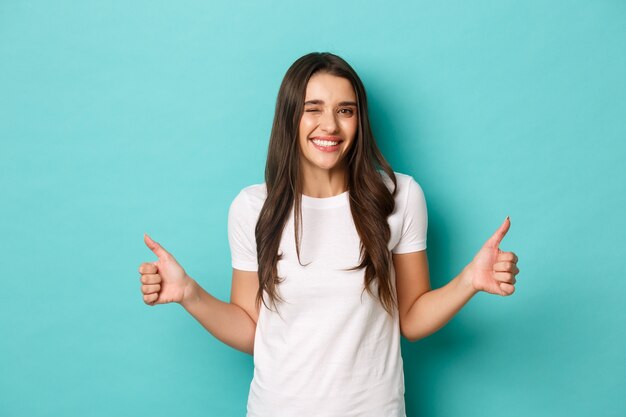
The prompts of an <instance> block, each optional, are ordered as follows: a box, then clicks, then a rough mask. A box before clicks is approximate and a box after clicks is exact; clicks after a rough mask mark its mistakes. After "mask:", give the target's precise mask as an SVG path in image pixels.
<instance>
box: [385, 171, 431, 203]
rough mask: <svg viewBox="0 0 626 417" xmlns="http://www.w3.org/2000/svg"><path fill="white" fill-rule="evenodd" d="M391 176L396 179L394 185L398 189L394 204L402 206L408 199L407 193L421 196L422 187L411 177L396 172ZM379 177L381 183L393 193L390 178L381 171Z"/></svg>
mask: <svg viewBox="0 0 626 417" xmlns="http://www.w3.org/2000/svg"><path fill="white" fill-rule="evenodd" d="M393 174H394V176H395V177H396V184H397V188H398V190H397V192H396V196H395V199H396V203H399V204H404V203H405V202H406V201H407V199H408V197H409V193H418V194H422V195H423V191H422V187H421V186H420V185H419V183H418V182H417V181H416V180H415V178H413V177H412V176H411V175H408V174H403V173H401V172H396V171H394V172H393ZM381 176H382V177H383V181H384V183H385V184H386V185H387V188H388V189H389V191H390V192H393V181H392V180H391V178H389V176H388V175H387V173H386V172H384V171H381Z"/></svg>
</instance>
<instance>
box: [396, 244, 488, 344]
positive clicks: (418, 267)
mask: <svg viewBox="0 0 626 417" xmlns="http://www.w3.org/2000/svg"><path fill="white" fill-rule="evenodd" d="M393 263H394V268H395V270H396V280H397V290H398V304H399V307H400V329H401V331H402V335H403V336H404V337H406V338H407V339H408V340H410V341H415V340H418V339H421V338H424V337H426V336H429V335H431V334H432V333H434V332H436V331H437V330H439V329H440V328H442V327H443V326H444V325H445V324H446V323H448V322H449V321H450V320H451V319H452V317H454V315H455V314H456V313H458V312H459V310H461V308H462V307H463V306H464V305H465V304H466V303H467V302H468V301H469V300H470V299H471V298H472V296H473V295H474V294H476V293H477V291H476V290H474V289H473V288H472V286H471V284H469V285H468V284H467V281H465V280H464V278H463V276H462V275H463V272H462V273H461V274H459V275H458V276H457V277H455V278H454V279H453V280H452V281H450V282H449V283H448V284H446V285H445V286H443V287H441V288H438V289H436V290H431V289H430V279H429V273H428V258H427V256H426V251H420V252H413V253H407V254H402V255H393Z"/></svg>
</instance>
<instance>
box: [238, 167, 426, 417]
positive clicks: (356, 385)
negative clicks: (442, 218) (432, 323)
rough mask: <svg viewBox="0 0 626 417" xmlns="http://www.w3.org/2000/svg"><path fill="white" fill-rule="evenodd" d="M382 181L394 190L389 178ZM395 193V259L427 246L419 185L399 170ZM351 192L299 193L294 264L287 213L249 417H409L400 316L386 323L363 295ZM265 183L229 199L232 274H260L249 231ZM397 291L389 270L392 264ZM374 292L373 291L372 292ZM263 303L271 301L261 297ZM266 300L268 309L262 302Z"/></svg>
mask: <svg viewBox="0 0 626 417" xmlns="http://www.w3.org/2000/svg"><path fill="white" fill-rule="evenodd" d="M383 178H384V179H385V181H386V183H387V184H388V187H389V189H390V190H391V189H392V187H393V186H392V183H391V181H390V180H389V178H388V177H387V176H386V175H384V174H383ZM396 179H397V182H398V193H397V195H396V198H395V210H394V212H393V213H392V214H391V216H389V218H388V222H389V225H390V228H391V238H390V241H389V244H388V247H389V250H390V251H392V253H396V254H399V253H408V252H414V251H420V250H424V249H425V248H426V230H427V224H428V218H427V211H426V202H425V199H424V194H423V192H422V189H421V187H420V186H419V184H418V183H417V182H415V180H414V179H413V178H412V177H411V176H408V175H404V174H399V173H396ZM348 193H349V191H346V192H344V193H342V194H339V195H336V196H333V197H328V198H314V197H309V196H306V195H303V196H302V222H303V227H302V235H301V246H300V256H301V261H302V264H303V265H306V264H308V265H307V266H301V265H300V264H299V263H298V258H297V255H296V247H295V241H294V217H293V209H292V212H291V216H290V217H289V219H288V221H287V224H286V227H285V230H284V232H283V235H282V240H281V243H280V248H279V253H280V252H282V253H283V259H282V260H280V261H279V262H278V275H279V276H280V277H283V278H284V282H282V283H280V284H279V285H278V291H279V293H280V294H281V296H282V297H283V298H284V299H285V300H286V303H281V302H280V301H278V302H277V305H278V313H277V312H276V311H274V309H272V310H270V309H268V308H266V307H265V306H264V305H263V304H261V310H260V313H259V319H258V322H257V327H256V335H255V342H254V377H253V379H252V383H251V384H250V393H249V396H248V414H247V416H248V417H295V416H297V417H308V416H311V417H312V416H315V417H350V416H354V417H357V416H358V417H405V415H406V414H405V407H404V373H403V368H402V356H401V353H400V326H399V321H398V314H397V311H395V312H394V315H393V316H390V315H389V314H388V313H387V312H386V311H385V310H384V309H383V307H382V305H381V304H380V301H379V300H378V299H377V298H373V297H372V296H370V295H369V293H368V292H367V291H363V290H364V270H356V271H345V270H343V269H348V268H351V267H354V266H356V265H358V263H359V245H360V238H359V235H358V233H357V231H356V228H355V226H354V222H353V219H352V215H351V212H350V203H349V195H348ZM266 195H267V193H266V188H265V184H256V185H251V186H249V187H246V188H244V189H243V190H242V191H241V192H240V193H239V194H238V195H237V197H235V199H234V201H233V202H232V204H231V206H230V210H229V215H228V237H229V242H230V248H231V255H232V266H233V268H236V269H240V270H245V271H257V270H258V263H257V256H256V240H255V235H254V229H255V226H256V222H257V219H258V217H259V213H260V211H261V207H262V206H263V203H264V201H265V198H266ZM391 278H392V283H393V288H394V291H395V272H394V271H393V265H392V276H391ZM372 290H373V291H372V292H373V293H374V294H377V286H376V285H373V286H372ZM265 295H266V296H267V294H265ZM265 299H266V303H267V305H268V306H270V307H271V304H270V303H269V300H268V298H267V297H266V298H265Z"/></svg>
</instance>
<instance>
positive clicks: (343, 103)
mask: <svg viewBox="0 0 626 417" xmlns="http://www.w3.org/2000/svg"><path fill="white" fill-rule="evenodd" d="M307 104H324V100H308V101H305V102H304V105H305V106H306V105H307ZM339 105H340V106H354V107H356V102H354V101H342V102H340V103H339Z"/></svg>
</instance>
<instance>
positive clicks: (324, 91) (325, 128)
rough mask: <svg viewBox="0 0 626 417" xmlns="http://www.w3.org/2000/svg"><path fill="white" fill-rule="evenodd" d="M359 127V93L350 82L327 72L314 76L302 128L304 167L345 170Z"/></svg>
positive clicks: (310, 80)
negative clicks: (356, 92) (357, 94)
mask: <svg viewBox="0 0 626 417" xmlns="http://www.w3.org/2000/svg"><path fill="white" fill-rule="evenodd" d="M357 127H358V115H357V104H356V94H355V92H354V89H353V88H352V84H351V83H350V81H348V80H347V79H345V78H341V77H337V76H334V75H330V74H326V73H317V74H314V75H312V76H311V78H310V79H309V83H308V84H307V87H306V95H305V99H304V112H303V113H302V118H301V119H300V127H299V143H300V161H301V166H302V168H303V169H304V170H305V171H307V170H308V171H312V170H326V171H328V170H335V169H345V156H346V154H347V153H348V151H349V150H350V146H351V145H352V142H354V138H355V136H356V131H357Z"/></svg>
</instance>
